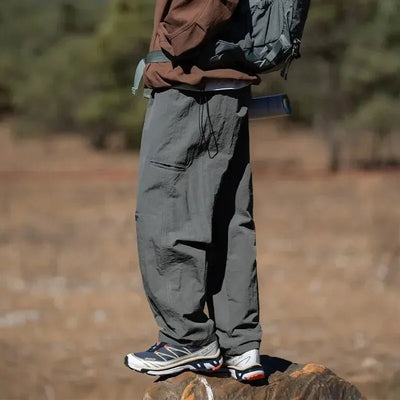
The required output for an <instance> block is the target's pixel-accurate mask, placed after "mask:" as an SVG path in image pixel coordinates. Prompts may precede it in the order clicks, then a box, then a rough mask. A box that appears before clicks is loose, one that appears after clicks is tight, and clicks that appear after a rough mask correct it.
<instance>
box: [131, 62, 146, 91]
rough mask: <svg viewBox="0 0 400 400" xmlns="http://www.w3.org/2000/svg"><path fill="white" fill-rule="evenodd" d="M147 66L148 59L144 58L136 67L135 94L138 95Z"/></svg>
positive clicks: (133, 89)
mask: <svg viewBox="0 0 400 400" xmlns="http://www.w3.org/2000/svg"><path fill="white" fill-rule="evenodd" d="M145 67H146V60H145V59H144V58H142V59H141V60H140V61H139V63H138V65H137V67H136V72H135V78H134V80H133V86H132V93H133V94H134V95H136V93H137V91H138V90H139V85H140V81H141V80H142V77H143V72H144V68H145Z"/></svg>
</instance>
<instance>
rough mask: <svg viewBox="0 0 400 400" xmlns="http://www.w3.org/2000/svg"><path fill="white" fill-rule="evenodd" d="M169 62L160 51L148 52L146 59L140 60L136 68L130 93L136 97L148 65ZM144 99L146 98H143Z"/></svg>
mask: <svg viewBox="0 0 400 400" xmlns="http://www.w3.org/2000/svg"><path fill="white" fill-rule="evenodd" d="M168 61H171V60H170V59H169V58H168V57H167V56H166V55H165V53H164V52H163V51H162V50H154V51H150V53H149V54H147V56H146V58H142V59H141V60H140V61H139V62H138V65H137V67H136V72H135V78H134V80H133V86H132V93H133V94H134V95H136V93H137V92H138V90H139V86H140V82H141V80H142V77H143V73H144V69H145V67H146V65H147V64H149V63H162V62H168ZM145 97H146V96H145Z"/></svg>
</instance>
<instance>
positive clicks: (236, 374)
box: [227, 366, 265, 382]
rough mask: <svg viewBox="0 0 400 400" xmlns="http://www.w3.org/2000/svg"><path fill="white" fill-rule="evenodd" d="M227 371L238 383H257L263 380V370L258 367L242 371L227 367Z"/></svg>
mask: <svg viewBox="0 0 400 400" xmlns="http://www.w3.org/2000/svg"><path fill="white" fill-rule="evenodd" d="M227 369H228V371H229V373H230V374H231V376H232V378H234V379H236V380H237V381H240V382H248V381H258V380H261V379H265V373H264V370H263V369H262V367H260V366H254V367H250V368H246V369H244V370H239V369H235V368H229V367H227Z"/></svg>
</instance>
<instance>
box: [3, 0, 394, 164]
mask: <svg viewBox="0 0 400 400" xmlns="http://www.w3.org/2000/svg"><path fill="white" fill-rule="evenodd" d="M312 3H313V4H312V8H311V11H310V15H309V20H308V23H307V27H306V31H305V36H304V40H303V42H304V45H303V49H302V54H303V58H302V59H301V60H300V61H297V62H296V63H295V65H294V67H293V68H292V70H291V72H290V76H289V80H288V81H287V82H285V81H283V80H282V79H281V78H280V76H279V74H276V73H275V74H270V75H269V76H267V77H266V79H264V80H263V83H262V84H261V85H260V86H258V87H256V88H254V95H258V94H269V93H277V92H286V93H288V94H289V96H290V98H291V101H292V104H293V110H294V118H293V119H292V121H294V122H295V123H298V124H306V125H309V126H311V127H312V128H315V129H314V131H315V132H318V135H320V136H321V138H322V139H323V140H324V142H325V143H326V145H327V146H328V148H329V152H330V162H329V168H330V169H332V170H335V169H338V168H340V167H343V166H354V165H355V166H357V167H359V166H363V167H374V168H375V167H377V166H388V165H389V166H393V165H394V164H396V165H397V164H398V162H399V159H400V152H399V151H397V150H396V149H397V148H398V147H399V148H400V146H396V144H397V143H398V140H399V139H398V132H399V126H400V113H399V112H398V109H399V105H400V101H399V91H400V74H399V71H400V25H399V24H398V21H399V19H400V6H399V4H398V1H397V0H385V1H378V0H354V1H352V2H347V1H344V0H313V2H312ZM153 8H154V1H153V0H110V1H107V0H101V1H100V0H81V1H79V2H77V1H72V0H69V1H68V0H52V1H50V0H48V1H43V0H18V1H15V0H2V1H1V4H0V48H1V58H0V113H1V114H2V115H4V114H6V115H9V114H12V115H13V116H14V117H15V118H13V120H14V121H15V124H14V125H15V126H14V131H15V132H16V134H19V135H29V136H34V135H39V134H40V135H42V134H43V133H48V134H49V133H50V134H53V133H54V132H60V131H63V132H65V131H69V132H74V133H78V134H82V135H87V136H88V138H89V140H90V143H92V144H93V145H94V146H95V147H97V148H107V147H108V146H109V143H110V138H112V137H115V136H118V137H119V138H120V142H121V143H122V145H121V146H122V147H125V148H136V147H137V146H138V143H139V140H140V130H141V129H140V128H141V124H142V120H143V115H144V110H145V106H146V100H144V99H143V98H141V96H137V97H134V96H132V94H131V93H130V86H131V84H132V78H133V74H134V70H135V67H136V64H137V62H138V60H139V59H140V58H142V57H143V56H144V55H146V53H147V50H148V43H149V36H150V34H151V28H152V14H153ZM1 114H0V115H1ZM396 132H397V133H396ZM393 141H394V142H393Z"/></svg>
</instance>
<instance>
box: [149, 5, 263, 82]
mask: <svg viewBox="0 0 400 400" xmlns="http://www.w3.org/2000/svg"><path fill="white" fill-rule="evenodd" d="M238 2H239V0H156V7H155V13H154V26H153V34H152V38H151V43H150V51H152V50H161V49H163V50H165V51H167V52H168V53H169V54H171V56H180V55H182V54H184V53H185V52H187V51H189V50H192V49H194V48H196V47H197V46H199V45H201V44H202V43H204V41H205V40H207V39H208V38H209V37H210V36H212V35H214V34H216V33H217V32H218V29H219V28H221V26H222V25H223V23H224V22H225V21H227V20H229V18H231V16H232V14H233V12H234V10H235V8H236V6H237V4H238ZM207 78H209V79H220V80H223V79H231V80H232V79H233V80H241V81H246V82H249V83H256V82H258V80H259V78H258V77H257V76H252V75H248V74H246V73H243V72H240V71H236V70H234V69H214V70H207V71H204V70H202V69H200V68H199V67H197V66H196V65H193V66H191V67H190V68H189V70H188V69H187V68H185V70H184V69H183V68H182V67H181V66H173V65H172V63H171V62H163V63H149V64H148V65H147V66H146V69H145V73H144V84H145V86H146V87H148V88H163V87H170V86H172V85H173V84H176V83H184V84H188V85H194V86H197V85H201V84H203V83H204V81H205V79H207Z"/></svg>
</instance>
